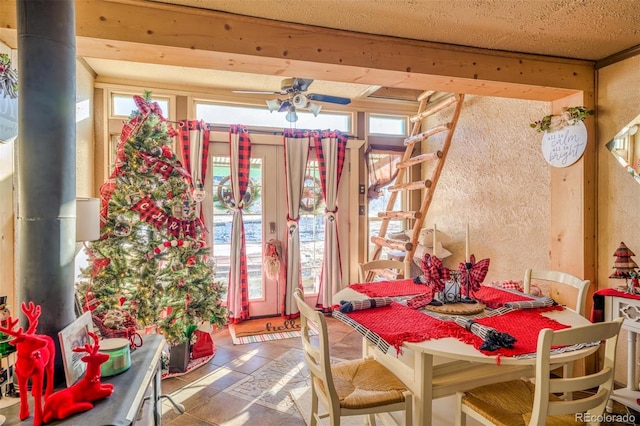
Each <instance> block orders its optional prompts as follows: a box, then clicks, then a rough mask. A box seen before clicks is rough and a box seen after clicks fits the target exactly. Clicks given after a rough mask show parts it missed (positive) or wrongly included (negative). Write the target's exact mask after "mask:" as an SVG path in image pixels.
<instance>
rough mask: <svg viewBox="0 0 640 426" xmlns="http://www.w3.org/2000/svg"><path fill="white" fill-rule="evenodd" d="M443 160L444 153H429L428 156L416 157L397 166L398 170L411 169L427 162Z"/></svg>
mask: <svg viewBox="0 0 640 426" xmlns="http://www.w3.org/2000/svg"><path fill="white" fill-rule="evenodd" d="M439 158H442V151H436V152H428V153H426V154H420V155H416V156H415V157H411V158H409V159H408V160H407V161H402V162H400V163H398V164H397V165H396V167H397V168H399V169H402V168H405V167H411V166H413V165H415V164H420V163H424V162H425V161H433V160H437V159H439Z"/></svg>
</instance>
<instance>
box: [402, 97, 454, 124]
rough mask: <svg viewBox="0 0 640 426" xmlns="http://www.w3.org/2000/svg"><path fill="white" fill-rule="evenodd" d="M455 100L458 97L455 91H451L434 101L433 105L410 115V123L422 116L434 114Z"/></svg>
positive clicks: (420, 118)
mask: <svg viewBox="0 0 640 426" xmlns="http://www.w3.org/2000/svg"><path fill="white" fill-rule="evenodd" d="M457 101H458V98H456V95H455V93H452V94H450V95H449V96H447V97H445V98H442V100H440V101H438V102H435V103H434V104H433V105H431V106H427V108H426V109H425V110H424V111H422V112H421V113H420V114H416V115H414V116H412V117H411V118H410V119H409V120H410V121H411V122H412V123H415V122H416V121H420V120H422V119H423V118H425V117H428V116H430V115H432V114H435V113H436V112H438V111H442V110H443V109H445V108H446V107H448V106H449V105H451V104H453V103H455V102H457Z"/></svg>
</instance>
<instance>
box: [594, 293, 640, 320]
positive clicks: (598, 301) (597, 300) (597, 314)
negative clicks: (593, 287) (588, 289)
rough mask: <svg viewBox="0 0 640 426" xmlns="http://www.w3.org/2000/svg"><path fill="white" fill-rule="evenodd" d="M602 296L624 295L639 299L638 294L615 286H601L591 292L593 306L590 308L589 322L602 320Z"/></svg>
mask: <svg viewBox="0 0 640 426" xmlns="http://www.w3.org/2000/svg"><path fill="white" fill-rule="evenodd" d="M604 296H616V297H624V298H627V299H638V300H640V294H631V293H626V292H624V291H620V290H616V289H615V288H603V289H602V290H598V291H596V292H595V293H593V308H591V318H590V320H591V322H602V321H604Z"/></svg>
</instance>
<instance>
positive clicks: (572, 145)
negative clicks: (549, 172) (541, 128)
mask: <svg viewBox="0 0 640 426" xmlns="http://www.w3.org/2000/svg"><path fill="white" fill-rule="evenodd" d="M586 146H587V128H586V127H585V126H584V123H583V122H582V121H579V122H578V123H576V124H574V125H573V126H566V127H563V128H562V129H560V130H556V131H555V132H548V133H545V134H544V136H543V137H542V155H543V156H544V159H545V160H547V163H549V164H551V165H552V166H553V167H568V166H570V165H572V164H573V163H575V162H576V161H578V160H579V159H580V157H582V154H583V153H584V150H585V148H586Z"/></svg>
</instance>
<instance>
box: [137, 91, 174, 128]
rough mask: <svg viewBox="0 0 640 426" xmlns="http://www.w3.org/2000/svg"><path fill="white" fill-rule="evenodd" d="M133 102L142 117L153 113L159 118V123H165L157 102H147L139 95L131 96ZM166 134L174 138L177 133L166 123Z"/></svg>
mask: <svg viewBox="0 0 640 426" xmlns="http://www.w3.org/2000/svg"><path fill="white" fill-rule="evenodd" d="M133 102H135V104H136V106H137V107H138V111H140V113H141V114H142V115H143V116H144V117H147V116H148V115H149V114H151V113H152V112H153V113H156V114H157V115H158V117H159V118H160V121H164V122H166V121H167V120H166V119H165V118H164V116H163V115H162V108H160V105H158V103H157V102H151V101H149V102H147V101H145V100H144V98H143V97H142V96H139V95H133ZM167 133H168V134H169V136H171V137H174V136H176V135H177V134H178V132H177V131H176V130H175V129H174V128H173V127H171V125H170V124H169V123H167Z"/></svg>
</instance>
